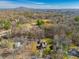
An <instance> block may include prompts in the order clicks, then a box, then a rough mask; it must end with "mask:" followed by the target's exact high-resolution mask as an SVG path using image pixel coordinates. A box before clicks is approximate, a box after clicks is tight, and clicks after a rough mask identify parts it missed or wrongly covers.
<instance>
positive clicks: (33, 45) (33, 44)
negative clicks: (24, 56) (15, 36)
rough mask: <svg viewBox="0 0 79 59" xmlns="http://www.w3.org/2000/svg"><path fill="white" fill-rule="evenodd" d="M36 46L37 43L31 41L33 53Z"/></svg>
mask: <svg viewBox="0 0 79 59" xmlns="http://www.w3.org/2000/svg"><path fill="white" fill-rule="evenodd" d="M36 46H37V43H36V42H34V41H33V42H32V43H31V50H32V52H33V53H36V51H37V48H36Z"/></svg>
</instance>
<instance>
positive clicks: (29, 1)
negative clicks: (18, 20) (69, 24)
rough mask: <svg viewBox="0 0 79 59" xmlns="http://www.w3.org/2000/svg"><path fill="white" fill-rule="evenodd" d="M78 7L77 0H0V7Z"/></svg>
mask: <svg viewBox="0 0 79 59" xmlns="http://www.w3.org/2000/svg"><path fill="white" fill-rule="evenodd" d="M18 7H27V8H34V9H79V0H0V9H9V8H18Z"/></svg>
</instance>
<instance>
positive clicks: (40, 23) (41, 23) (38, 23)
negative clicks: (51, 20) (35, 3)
mask: <svg viewBox="0 0 79 59" xmlns="http://www.w3.org/2000/svg"><path fill="white" fill-rule="evenodd" d="M43 24H44V22H43V20H41V19H38V20H37V21H36V25H37V26H39V27H41V25H43Z"/></svg>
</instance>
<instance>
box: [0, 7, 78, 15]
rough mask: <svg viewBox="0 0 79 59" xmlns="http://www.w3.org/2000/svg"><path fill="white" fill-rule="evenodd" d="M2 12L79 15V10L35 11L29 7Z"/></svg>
mask: <svg viewBox="0 0 79 59" xmlns="http://www.w3.org/2000/svg"><path fill="white" fill-rule="evenodd" d="M0 10H13V11H19V12H42V13H49V12H51V13H60V14H67V15H71V14H72V15H79V9H34V8H27V7H18V8H12V9H11V8H9V9H0Z"/></svg>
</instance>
